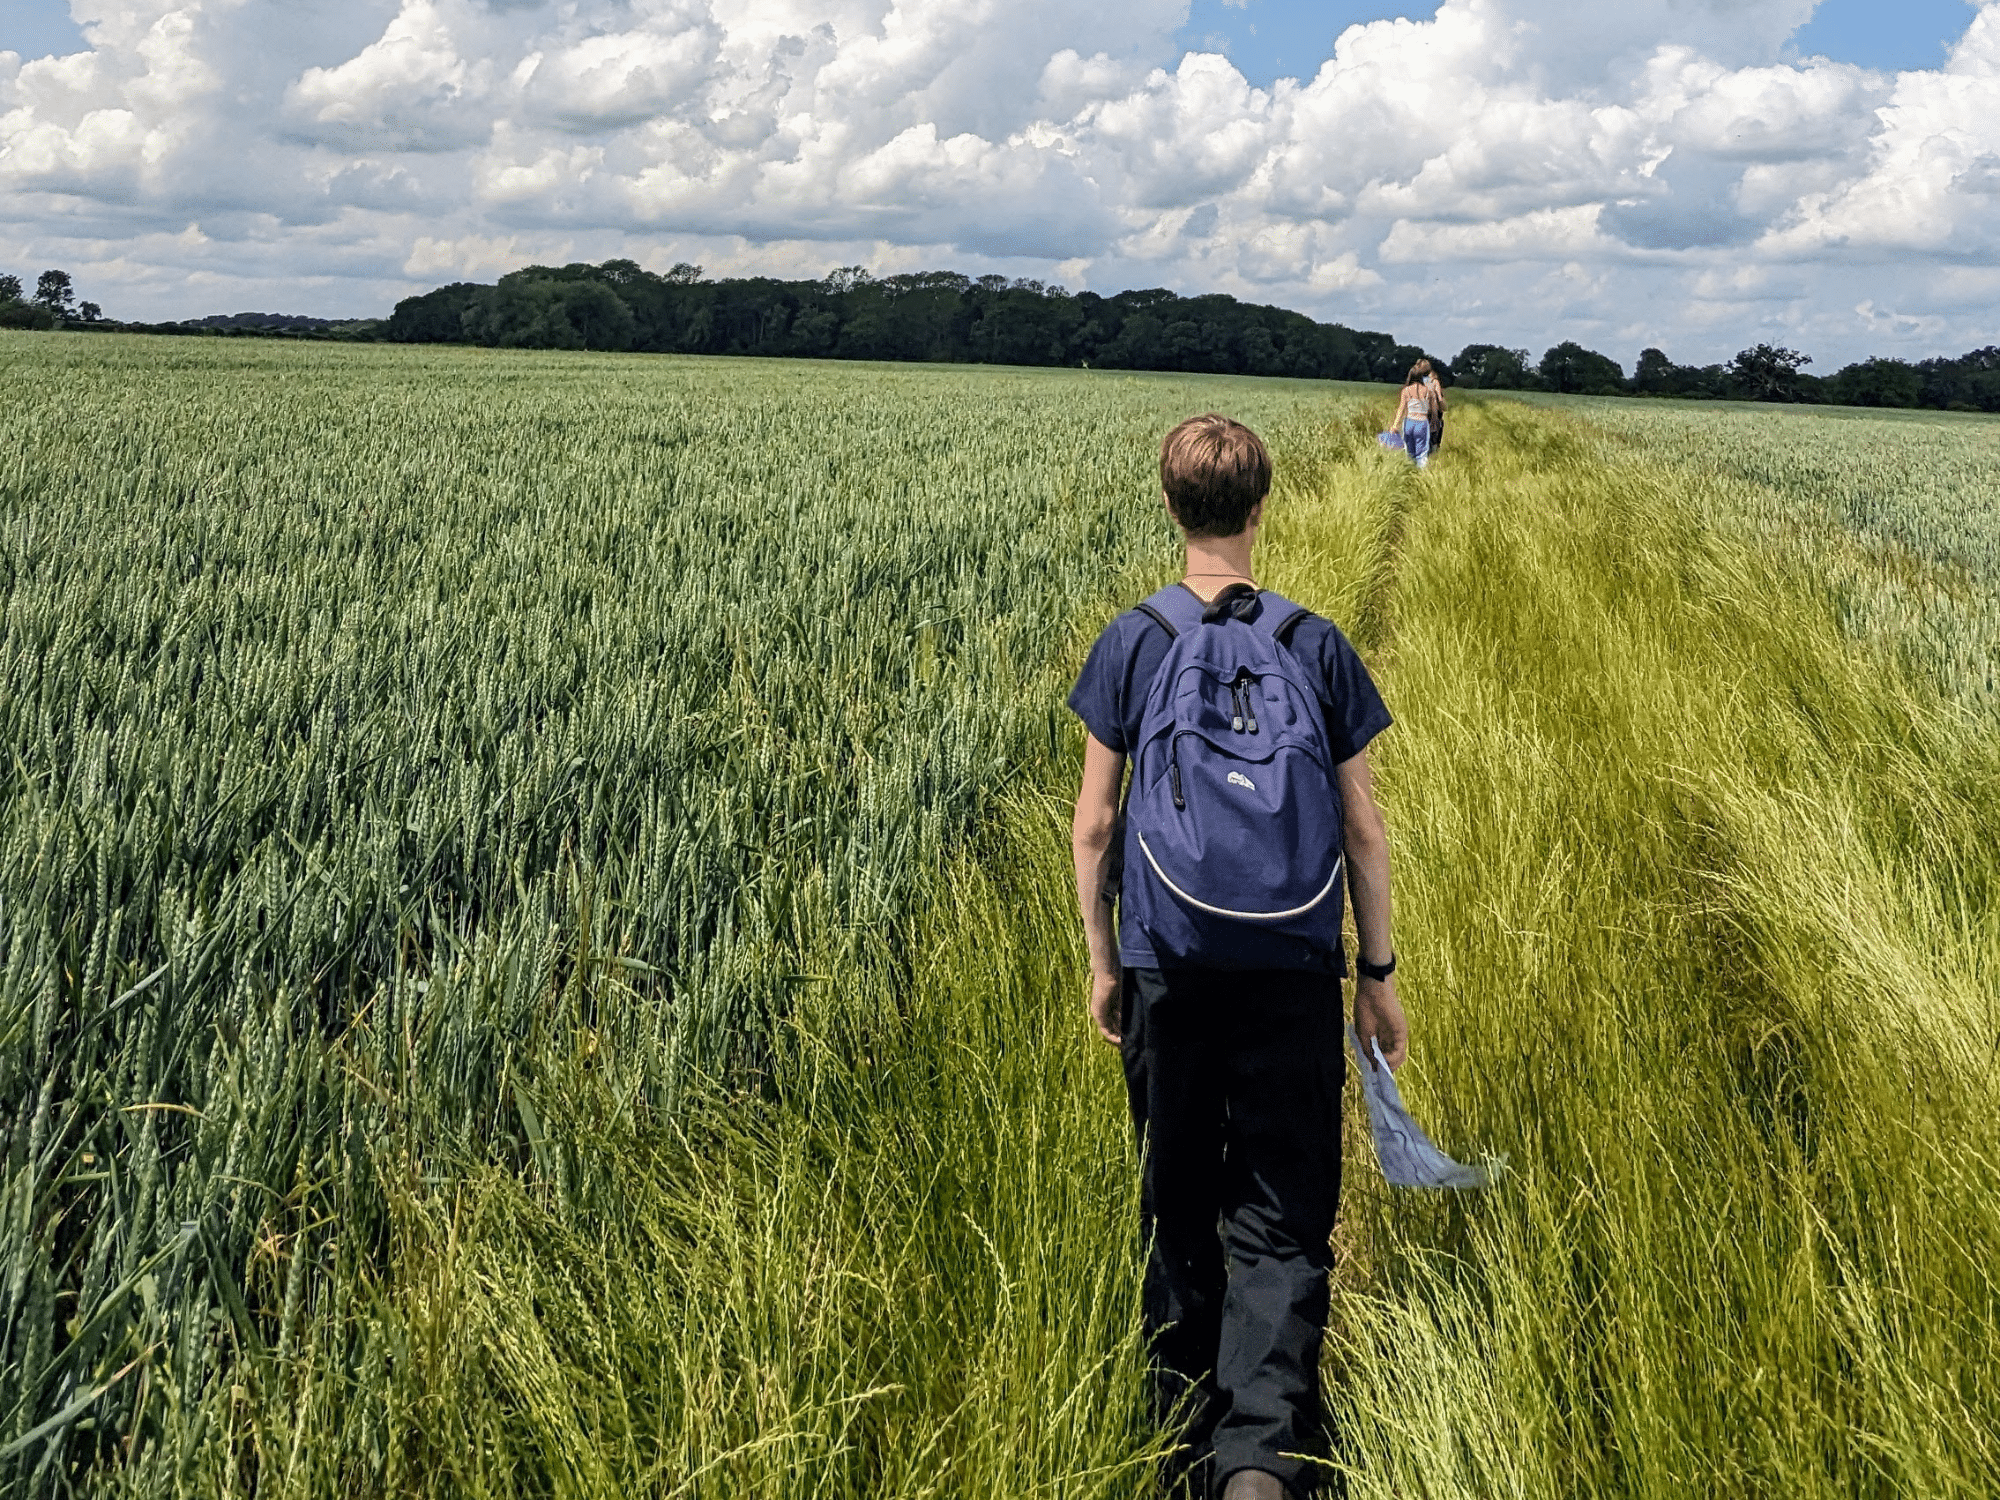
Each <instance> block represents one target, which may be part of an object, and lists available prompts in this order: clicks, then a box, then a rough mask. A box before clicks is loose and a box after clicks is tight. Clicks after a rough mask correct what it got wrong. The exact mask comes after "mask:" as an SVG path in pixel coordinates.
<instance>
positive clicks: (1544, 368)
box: [1535, 340, 1625, 396]
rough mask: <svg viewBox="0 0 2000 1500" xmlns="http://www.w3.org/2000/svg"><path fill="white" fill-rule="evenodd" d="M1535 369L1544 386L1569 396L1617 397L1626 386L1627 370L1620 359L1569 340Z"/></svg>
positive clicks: (1551, 350) (1559, 345)
mask: <svg viewBox="0 0 2000 1500" xmlns="http://www.w3.org/2000/svg"><path fill="white" fill-rule="evenodd" d="M1535 368H1536V373H1537V374H1539V375H1540V376H1541V377H1542V384H1543V385H1545V386H1547V387H1548V388H1549V389H1550V390H1552V391H1561V392H1563V393H1564V394H1566V395H1584V396H1615V395H1618V394H1619V393H1620V392H1621V391H1623V389H1624V386H1625V367H1624V366H1623V365H1621V364H1619V363H1618V361H1617V360H1615V359H1613V358H1612V357H1611V356H1610V355H1608V354H1599V353H1598V352H1597V351H1596V350H1595V349H1586V348H1584V347H1583V345H1581V344H1578V343H1575V342H1573V341H1569V340H1565V341H1564V342H1562V343H1560V344H1557V345H1556V346H1555V347H1554V348H1553V349H1550V350H1549V351H1548V352H1547V353H1546V354H1544V355H1543V356H1542V361H1541V363H1540V364H1539V365H1537V366H1536V367H1535Z"/></svg>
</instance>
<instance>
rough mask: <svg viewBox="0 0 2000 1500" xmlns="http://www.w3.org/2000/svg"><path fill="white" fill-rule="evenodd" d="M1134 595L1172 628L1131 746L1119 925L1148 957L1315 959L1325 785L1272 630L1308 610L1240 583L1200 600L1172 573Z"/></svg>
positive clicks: (1329, 782) (1325, 838)
mask: <svg viewBox="0 0 2000 1500" xmlns="http://www.w3.org/2000/svg"><path fill="white" fill-rule="evenodd" d="M1139 608H1140V609H1141V610H1142V611H1144V612H1145V613H1146V614H1147V615H1150V616H1151V617H1152V619H1153V620H1154V621H1155V622H1156V623H1157V624H1159V625H1160V627H1161V628H1162V629H1164V630H1165V631H1166V632H1167V634H1168V635H1169V636H1171V637H1172V644H1171V645H1170V646H1169V647H1168V648H1167V656H1166V660H1165V661H1163V662H1161V663H1160V669H1159V671H1158V672H1157V673H1156V674H1155V675H1154V677H1153V681H1152V684H1151V686H1150V687H1149V688H1148V689H1147V691H1146V707H1145V713H1144V715H1143V717H1142V719H1141V721H1140V728H1139V740H1138V745H1137V748H1136V750H1135V752H1134V754H1133V758H1132V780H1131V784H1130V786H1129V788H1128V790H1127V792H1126V804H1125V844H1124V850H1123V853H1124V860H1123V865H1124V869H1123V889H1122V892H1121V900H1122V903H1123V907H1122V910H1121V912H1120V922H1121V925H1122V924H1124V923H1133V924H1135V925H1136V926H1137V927H1138V928H1139V929H1141V930H1142V931H1143V932H1144V933H1145V935H1146V937H1147V939H1148V940H1149V942H1150V943H1151V945H1152V949H1153V954H1154V957H1155V958H1156V959H1157V960H1158V962H1159V963H1160V965H1161V966H1162V967H1163V968H1175V967H1183V966H1185V967H1196V968H1213V969H1320V968H1324V969H1328V970H1331V969H1332V968H1333V967H1334V966H1335V964H1336V962H1337V959H1336V955H1337V954H1338V952H1339V950H1340V921H1341V909H1342V905H1343V901H1342V896H1343V892H1342V889H1341V879H1340V875H1341V805H1340V788H1339V785H1338V783H1337V782H1336V780H1335V777H1334V769H1333V761H1332V756H1331V754H1330V752H1329V750H1328V746H1327V733H1326V720H1325V718H1324V716H1323V715H1322V713H1321V711H1320V703H1319V697H1318V695H1317V694H1316V693H1315V692H1314V691H1313V689H1312V687H1311V685H1310V684H1311V682H1312V678H1311V676H1310V675H1309V674H1308V673H1307V671H1306V670H1305V668H1303V667H1302V666H1301V665H1300V663H1299V660H1298V658H1297V657H1295V656H1293V655H1292V652H1291V648H1290V646H1289V645H1288V644H1287V642H1288V641H1289V640H1290V638H1291V633H1292V631H1293V630H1295V629H1296V628H1297V627H1298V624H1299V622H1300V621H1301V620H1303V619H1305V618H1306V617H1307V616H1308V615H1309V614H1310V613H1311V611H1310V610H1306V609H1301V608H1300V607H1299V606H1297V605H1296V604H1293V603H1292V602H1291V601H1290V600H1288V599H1284V598H1281V597H1280V596H1278V595H1277V594H1273V593H1269V592H1266V593H1264V594H1262V595H1261V596H1260V595H1259V594H1257V593H1255V592H1253V591H1252V590H1251V589H1249V588H1248V587H1246V586H1244V585H1240V584H1238V585H1233V586H1232V587H1230V588H1229V589H1226V590H1224V591H1223V592H1222V593H1221V594H1220V595H1218V596H1217V598H1216V599H1215V601H1214V602H1213V603H1212V604H1208V605H1204V604H1203V603H1202V601H1201V600H1200V599H1199V598H1198V597H1196V595H1195V594H1194V592H1193V591H1192V590H1190V589H1188V588H1186V587H1185V586H1183V585H1181V584H1174V585H1172V586H1171V587H1169V588H1165V589H1162V590H1160V592H1159V593H1157V594H1155V595H1153V597H1152V598H1150V599H1148V600H1147V601H1146V602H1145V603H1143V604H1141V605H1140V606H1139ZM1253 614H1254V616H1255V619H1254V620H1251V619H1246V618H1245V617H1246V616H1248V615H1253Z"/></svg>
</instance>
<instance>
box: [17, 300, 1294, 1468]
mask: <svg viewBox="0 0 2000 1500" xmlns="http://www.w3.org/2000/svg"><path fill="white" fill-rule="evenodd" d="M0 363H4V368H5V372H6V386H7V390H8V398H7V403H6V406H5V409H4V412H0V423H4V432H5V439H4V444H0V589H4V599H5V610H6V613H5V628H4V638H0V682H4V684H5V690H4V695H0V736H4V740H5V744H6V746H7V750H8V755H7V759H6V761H5V763H4V770H0V775H4V777H5V783H4V800H0V809H3V811H0V949H4V951H5V953H6V969H5V976H4V983H0V1130H4V1132H5V1135H4V1139H5V1141H6V1146H7V1150H8V1152H9V1156H8V1168H7V1172H8V1175H7V1191H6V1194H5V1197H4V1203H5V1205H6V1208H5V1218H4V1228H0V1268H4V1269H0V1450H4V1455H5V1456H4V1457H0V1476H4V1477H5V1482H6V1483H8V1484H18V1485H25V1486H26V1488H27V1489H28V1491H29V1492H46V1491H50V1490H53V1489H60V1488H62V1487H63V1486H64V1485H65V1484H66V1483H67V1476H68V1475H69V1474H70V1473H71V1472H72V1471H74V1470H76V1469H77V1468H78V1467H79V1466H82V1467H84V1468H88V1467H90V1466H92V1465H104V1464H108V1463H114V1462H122V1463H126V1464H128V1465H129V1466H131V1470H132V1472H134V1473H135V1474H136V1475H139V1476H140V1477H145V1476H151V1477H150V1478H147V1479H146V1482H148V1483H158V1482H168V1483H172V1484H180V1483H191V1482H195V1480H196V1478H197V1477H198V1476H206V1482H213V1483H221V1482H222V1480H221V1479H220V1477H219V1476H221V1475H223V1474H225V1473H234V1474H236V1475H237V1476H238V1480H239V1481H240V1482H249V1481H250V1480H252V1479H255V1478H257V1477H259V1476H266V1477H267V1476H268V1475H269V1473H270V1471H271V1466H272V1465H273V1464H274V1463H275V1462H276V1461H277V1458H276V1455H277V1454H279V1453H281V1452H282V1453H287V1454H290V1456H289V1457H287V1459H286V1462H287V1463H292V1462H296V1461H298V1459H297V1455H296V1454H295V1453H291V1448H290V1446H289V1445H291V1444H294V1443H295V1442H296V1437H297V1433H298V1431H299V1430H300V1427H299V1419H297V1418H296V1417H279V1416H276V1415H273V1413H274V1412H275V1411H277V1410H279V1409H280V1408H282V1407H284V1406H285V1405H286V1404H288V1403H296V1402H301V1401H307V1400H309V1399H310V1395H309V1393H311V1392H319V1393H321V1394H322V1395H323V1397H324V1399H325V1400H326V1401H327V1402H328V1403H329V1404H330V1406H332V1407H337V1408H339V1409H340V1410H341V1412H342V1415H341V1419H340V1420H341V1421H342V1422H344V1423H345V1424H347V1427H346V1429H344V1430H348V1431H350V1432H351V1433H354V1434H358V1435H357V1436H355V1437H354V1441H355V1442H356V1443H358V1444H360V1447H358V1448H356V1449H355V1450H354V1453H356V1454H372V1455H374V1459H375V1461H376V1462H379V1463H381V1464H385V1465H389V1467H388V1469H387V1472H388V1473H389V1474H391V1475H392V1476H394V1475H395V1474H396V1470H395V1467H394V1465H393V1464H392V1463H391V1462H390V1459H391V1456H392V1455H393V1453H394V1452H395V1451H396V1449H397V1446H398V1444H400V1443H402V1442H403V1441H404V1440H405V1439H404V1437H403V1436H402V1435H399V1434H397V1433H395V1432H393V1431H391V1430H390V1427H392V1426H393V1423H392V1422H390V1421H389V1419H388V1416H387V1414H386V1413H385V1412H384V1411H382V1410H381V1409H380V1400H379V1391H378V1389H377V1383H378V1382H379V1381H380V1380H381V1379H383V1378H386V1377H385V1375H384V1371H385V1370H392V1371H393V1370H397V1369H398V1368H399V1366H400V1362H401V1361H403V1360H405V1359H407V1358H408V1357H409V1356H408V1354H407V1352H406V1351H403V1350H401V1349H400V1348H399V1347H398V1343H399V1341H400V1340H402V1339H403V1337H404V1335H403V1334H402V1333H400V1332H396V1331H394V1330H391V1331H389V1332H381V1331H380V1330H379V1329H378V1327H377V1325H376V1324H375V1323H371V1322H370V1321H369V1319H370V1317H372V1316H373V1314H372V1313H368V1312H366V1311H365V1309H362V1308H361V1306H360V1304H361V1303H362V1302H363V1301H365V1298H366V1295H367V1293H368V1289H369V1288H370V1287H371V1286H374V1285H376V1284H377V1283H378V1282H379V1281H380V1279H381V1277H382V1276H383V1275H384V1274H386V1271H387V1269H388V1268H389V1267H390V1266H391V1265H392V1264H394V1263H395V1259H396V1256H397V1255H398V1253H399V1247H400V1244H401V1240H400V1238H399V1236H401V1235H402V1234H403V1233H404V1229H403V1228H402V1227H401V1226H402V1225H403V1224H404V1220H405V1216H406V1211H407V1213H409V1214H415V1213H416V1212H417V1208H416V1207H415V1205H417V1204H418V1203H419V1202H420V1201H421V1202H431V1201H434V1200H438V1199H444V1200H449V1199H450V1197H451V1195H452V1194H453V1193H454V1192H456V1191H457V1189H456V1187H455V1186H454V1185H455V1184H458V1183H460V1182H462V1181H465V1180H467V1179H468V1174H477V1173H479V1172H481V1171H484V1170H487V1169H493V1170H499V1171H502V1172H503V1173H506V1174H509V1175H510V1176H518V1177H520V1178H522V1179H523V1180H526V1181H529V1182H531V1183H533V1184H536V1185H537V1189H538V1190H545V1191H547V1192H548V1193H549V1194H551V1195H552V1201H553V1202H555V1203H557V1204H564V1203H570V1202H581V1201H586V1200H589V1199H590V1197H591V1195H593V1194H596V1195H598V1197H599V1199H601V1198H602V1196H603V1195H604V1194H606V1193H610V1194H613V1195H615V1194H616V1193H617V1192H618V1191H620V1189H619V1185H618V1176H617V1174H618V1170H619V1168H620V1165H621V1163H620V1161H619V1160H618V1159H616V1158H613V1157H607V1156H602V1155H600V1156H591V1155H589V1154H588V1153H587V1152H585V1151H583V1150H582V1148H580V1147H578V1146H577V1145H576V1144H575V1141H576V1139H577V1131H578V1130H579V1129H581V1128H582V1127H581V1126H579V1125H578V1124H577V1123H576V1121H575V1120H574V1119H573V1118H572V1117H571V1114H572V1110H573V1109H580V1108H582V1107H583V1106H581V1105H577V1104H576V1103H575V1100H576V1099H578V1098H582V1097H584V1095H585V1094H587V1095H588V1098H589V1100H590V1101H591V1102H590V1106H589V1107H590V1108H592V1109H601V1110H603V1111H607V1112H608V1113H609V1118H608V1120H599V1121H598V1124H599V1125H601V1126H602V1127H603V1128H606V1129H611V1128H614V1127H615V1128H619V1129H628V1130H638V1129H642V1128H643V1129H660V1128H665V1122H669V1121H672V1120H674V1119H675V1118H676V1117H677V1100H678V1099H679V1096H680V1094H681V1092H682V1091H683V1090H684V1089H685V1088H686V1087H687V1086H688V1084H689V1081H690V1079H694V1078H702V1079H710V1080H727V1081H728V1083H729V1086H731V1087H733V1088H735V1089H737V1090H738V1091H740V1092H745V1093H747V1094H749V1095H754V1094H755V1093H756V1092H757V1091H758V1089H759V1087H760V1080H761V1079H763V1078H765V1077H766V1076H767V1075H768V1073H769V1071H770V1069H771V1068H772V1066H773V1065H774V1060H775V1059H777V1058H778V1057H779V1056H780V1055H781V1054H782V1053H783V1051H784V1048H785V1045H786V1034H785V1033H784V1032H783V1030H782V1024H783V1022H784V1020H785V1018H786V1017H787V1016H788V1015H790V1014H791V1012H792V1010H793V1008H794V1001H795V999H796V997H797V996H798V995H800V994H801V993H806V992H810V991H811V990H812V988H813V987H814V986H816V985H820V984H823V983H824V982H825V977H826V975H827V974H829V973H831V972H834V971H836V970H842V971H844V970H845V969H851V968H854V967H855V966H857V965H878V966H886V967H887V969H888V970H889V971H890V972H892V973H893V972H897V971H899V970H901V969H905V968H907V966H908V964H909V963H910V962H911V961H912V960H911V957H910V955H909V953H908V944H909V941H910V937H909V932H908V929H907V926H906V923H905V919H906V918H907V917H908V916H909V915H910V913H911V911H912V909H913V907H914V905H915V903H916V901H917V898H918V896H919V895H920V894H922V893H926V892H928V891H930V890H932V889H934V887H935V883H936V878H937V873H938V871H939V869H940V868H941V866H942V865H943V863H944V862H945V860H946V859H947V858H948V857H950V855H951V854H952V851H953V850H955V849H957V848H959V847H961V846H962V845H963V843H964V840H965V839H966V838H967V836H968V835H969V834H971V833H972V832H973V831H974V830H976V829H977V828H979V827H980V826H982V824H983V822H984V821H986V820H987V819H988V818H989V817H990V815H991V814H992V812H993V810H994V808H995V807H996V805H997V804H996V801H995V799H996V797H998V796H1001V795H1003V794H1005V793H1006V792H1007V790H1008V789H1009V788H1010V787H1015V786H1018V785H1020V784H1021V779H1022V777H1023V775H1024V774H1027V773H1032V772H1033V771H1034V768H1035V767H1037V766H1040V765H1042V764H1044V763H1045V762H1046V761H1047V760H1048V758H1049V757H1050V756H1051V754H1052V753H1054V749H1055V747H1056V746H1057V745H1058V743H1059V742H1061V741H1064V740H1066V738H1067V735H1068V729H1067V721H1066V716H1065V715H1064V713H1063V710H1062V708H1061V704H1060V701H1059V700H1060V694H1059V691H1058V690H1057V682H1056V679H1055V678H1054V677H1052V676H1051V675H1050V668H1051V664H1052V663H1056V662H1058V661H1059V660H1060V659H1061V658H1062V657H1063V655H1064V653H1065V652H1066V651H1067V650H1068V649H1069V647H1070V644H1071V641H1072V639H1073V637H1074V634H1075V630H1076V628H1077V627H1076V625H1075V616H1076V613H1077V611H1078V610H1079V609H1080V608H1088V607H1091V606H1092V605H1094V603H1095V601H1097V600H1099V599H1101V598H1103V597H1106V595H1107V592H1108V591H1109V590H1110V588H1111V587H1112V585H1113V583H1114V582H1115V581H1116V580H1118V579H1119V578H1121V577H1122V576H1123V575H1124V574H1125V573H1127V572H1129V571H1130V570H1131V569H1132V568H1134V567H1135V566H1137V565H1139V564H1140V563H1141V562H1143V561H1145V560H1148V559H1152V560H1154V562H1155V564H1157V562H1158V561H1159V560H1161V559H1163V558H1164V557H1165V556H1166V553H1165V550H1164V549H1165V548H1166V546H1167V545H1168V544H1169V542H1170V534H1169V532H1168V529H1167V526H1166V523H1165V520H1164V517H1163V516H1162V514H1161V512H1160V510H1159V507H1158V502H1157V498H1156V496H1155V493H1154V485H1153V482H1152V481H1151V480H1150V479H1149V477H1148V476H1149V472H1150V467H1151V463H1152V455H1153V452H1154V448H1155V445H1156V443H1157V440H1158V435H1159V433H1160V432H1161V431H1162V430H1163V428H1164V427H1165V426H1166V425H1170V423H1171V422H1172V421H1173V420H1176V419H1178V418H1179V417H1180V416H1183V415H1186V414H1187V413H1188V412H1189V411H1191V410H1197V409H1200V408H1201V407H1202V406H1204V405H1207V404H1210V403H1211V402H1212V401H1213V400H1214V399H1215V394H1214V392H1215V387H1214V386H1213V385H1212V384H1211V385H1209V386H1203V385H1201V384H1199V383H1190V382H1185V381H1179V380H1175V379H1172V378H1166V379H1161V378H1157V377H1149V378H1145V379H1134V378H1118V377H1104V378H1102V379H1094V380H1089V381H1084V382H1078V381H1076V380H1075V379H1074V378H1063V377H1055V378H1054V380H1053V381H1052V379H1051V377H1049V376H1047V375H1036V374H1015V373H1009V372H1005V371H997V370H996V371H981V372H974V373H956V372H945V371H931V370H901V371H898V370H870V369H856V368H847V367H838V366H830V365H782V364H779V365H758V364H745V363H741V362H713V361H707V362H704V361H685V360H680V361H662V360H644V359H616V358H602V359H585V360H576V359H569V358H561V357H557V358H528V359H521V358H515V357H507V356H501V357H495V356H493V355H491V354H484V353H471V352H457V351H454V352H449V353H443V354H433V355H416V356H412V355H411V354H410V353H409V352H407V351H401V350H353V351H338V352H332V353H330V352H328V351H324V350H317V349H305V348H296V347H287V346H282V345H264V346H254V347H252V346H237V345H230V346H224V347H220V348H217V347H214V346H201V345H176V344H160V343H152V342H146V341H122V340H121V341H103V342H92V341H82V340H32V339H26V338H21V337H15V338H11V339H9V340H7V341H6V342H5V343H4V344H0ZM1323 390H1324V388H1323V387H1314V386H1304V385H1286V384H1282V383H1264V384H1262V385H1260V386H1258V387H1256V388H1255V391H1256V393H1255V395H1254V396H1253V397H1252V399H1251V400H1250V401H1249V402H1248V403H1247V405H1245V406H1244V408H1243V409H1244V411H1245V414H1246V415H1248V416H1250V417H1251V418H1252V419H1254V420H1257V421H1259V422H1261V423H1268V424H1272V425H1275V426H1277V427H1283V426H1284V424H1286V423H1287V422H1295V421H1296V420H1297V419H1298V417H1299V415H1300V414H1301V413H1302V412H1304V411H1305V410H1306V409H1307V407H1308V405H1309V404H1310V405H1314V406H1316V405H1317V404H1318V402H1319V401H1320V400H1322V399H1323ZM1045 779H1046V777H1044V776H1041V775H1030V780H1032V781H1034V782H1040V781H1042V780H1045ZM239 1421H242V1422H246V1423H247V1424H248V1425H247V1426H244V1427H239V1426H238V1425H237V1424H238V1422H239ZM385 1424H386V1425H385ZM128 1442H130V1443H131V1444H133V1445H134V1446H132V1447H131V1448H129V1449H128V1447H127V1443H128ZM308 1456H309V1457H313V1458H315V1459H317V1458H319V1457H320V1455H308ZM325 1457H326V1458H327V1459H328V1460H329V1461H330V1462H335V1461H336V1460H335V1459H334V1456H333V1455H325ZM351 1459H352V1455H341V1456H339V1458H338V1460H337V1462H342V1463H344V1462H348V1461H350V1460H351Z"/></svg>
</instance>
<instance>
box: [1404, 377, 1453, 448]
mask: <svg viewBox="0 0 2000 1500" xmlns="http://www.w3.org/2000/svg"><path fill="white" fill-rule="evenodd" d="M1410 373H1411V374H1412V375H1413V376H1415V377H1416V378H1417V379H1419V380H1421V381H1422V382H1423V383H1424V386H1425V388H1426V389H1428V390H1429V391H1430V393H1431V445H1430V451H1431V452H1432V453H1435V452H1437V451H1438V449H1440V448H1442V447H1443V446H1444V408H1445V399H1444V382H1443V381H1441V380H1439V379H1438V373H1437V366H1435V365H1433V364H1432V363H1431V362H1430V361H1429V360H1427V359H1420V360H1418V361H1417V362H1416V363H1415V364H1413V365H1411V366H1410Z"/></svg>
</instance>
